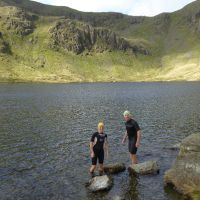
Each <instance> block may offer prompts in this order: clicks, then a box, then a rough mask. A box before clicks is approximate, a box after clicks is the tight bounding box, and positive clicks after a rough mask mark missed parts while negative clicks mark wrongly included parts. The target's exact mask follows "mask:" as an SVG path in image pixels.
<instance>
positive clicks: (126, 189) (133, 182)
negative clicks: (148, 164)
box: [122, 174, 139, 200]
mask: <svg viewBox="0 0 200 200" xmlns="http://www.w3.org/2000/svg"><path fill="white" fill-rule="evenodd" d="M125 178H127V182H126V184H123V187H122V190H123V195H122V197H123V198H124V199H126V200H139V193H138V190H137V187H138V176H137V175H136V174H130V175H129V176H128V177H125Z"/></svg>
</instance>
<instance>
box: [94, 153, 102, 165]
mask: <svg viewBox="0 0 200 200" xmlns="http://www.w3.org/2000/svg"><path fill="white" fill-rule="evenodd" d="M97 159H98V160H99V164H103V161H104V150H101V151H94V157H93V158H92V165H96V164H97Z"/></svg>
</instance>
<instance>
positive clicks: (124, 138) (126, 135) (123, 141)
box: [122, 131, 128, 144]
mask: <svg viewBox="0 0 200 200" xmlns="http://www.w3.org/2000/svg"><path fill="white" fill-rule="evenodd" d="M127 137H128V134H127V131H126V132H125V134H124V137H123V139H122V144H124V143H125V142H126V139H127Z"/></svg>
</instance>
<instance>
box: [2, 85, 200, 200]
mask: <svg viewBox="0 0 200 200" xmlns="http://www.w3.org/2000/svg"><path fill="white" fill-rule="evenodd" d="M126 109H128V110H131V111H132V112H133V113H134V115H135V118H136V120H137V121H138V123H139V124H140V126H141V128H142V131H143V137H142V144H141V147H140V149H139V151H138V156H139V161H140V162H142V161H146V160H149V159H157V160H158V161H159V163H160V166H161V172H160V174H159V175H155V176H152V175H150V176H139V177H131V176H129V174H128V172H127V171H125V172H123V173H121V174H118V175H114V176H113V178H114V186H113V188H112V189H111V190H110V191H109V192H105V193H101V194H91V193H89V192H88V191H87V190H86V188H85V186H84V184H85V182H86V181H87V180H88V178H89V175H88V168H89V166H90V157H89V140H90V137H91V135H92V133H93V132H94V131H96V126H97V123H98V122H99V121H102V120H103V121H104V122H105V125H106V129H105V131H106V133H107V134H108V140H109V143H110V157H109V161H106V163H109V162H111V163H112V162H125V163H126V165H127V166H128V165H129V163H130V161H129V154H128V151H127V145H122V144H121V139H122V135H123V132H124V130H125V127H124V122H123V116H122V113H123V111H124V110H126ZM199 122H200V83H199V82H197V83H193V82H191V83H184V82H183V83H97V84H96V83H95V84H0V199H2V200H4V199H53V200H54V199H66V200H79V199H80V200H94V199H105V200H107V199H112V198H113V197H114V196H116V195H119V196H122V197H125V198H126V199H127V200H131V199H132V200H143V199H144V200H151V199H152V200H167V199H171V200H177V199H181V197H180V196H179V195H178V194H177V193H175V192H173V190H171V189H170V188H164V185H163V175H164V172H165V171H166V170H167V169H169V167H170V166H171V164H172V161H173V160H174V159H175V157H176V155H177V151H173V150H170V149H169V148H168V147H171V146H173V145H174V144H176V143H178V142H180V141H181V140H182V139H183V138H185V137H186V136H188V135H190V134H192V133H199V132H200V125H199Z"/></svg>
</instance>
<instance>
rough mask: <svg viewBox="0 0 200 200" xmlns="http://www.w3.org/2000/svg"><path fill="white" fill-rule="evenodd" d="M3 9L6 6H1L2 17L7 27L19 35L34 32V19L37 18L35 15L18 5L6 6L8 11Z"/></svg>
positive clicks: (0, 16) (0, 13)
mask: <svg viewBox="0 0 200 200" xmlns="http://www.w3.org/2000/svg"><path fill="white" fill-rule="evenodd" d="M3 9H4V7H1V8H0V18H1V21H2V23H3V27H4V28H5V29H7V30H8V31H10V32H12V33H15V34H17V35H19V36H25V35H28V34H30V33H32V32H33V30H34V20H35V19H36V18H37V17H36V16H35V15H30V14H28V13H27V12H25V11H24V10H22V9H20V8H16V7H6V12H3Z"/></svg>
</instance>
